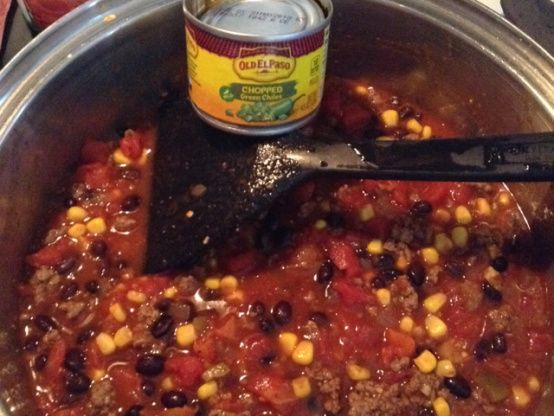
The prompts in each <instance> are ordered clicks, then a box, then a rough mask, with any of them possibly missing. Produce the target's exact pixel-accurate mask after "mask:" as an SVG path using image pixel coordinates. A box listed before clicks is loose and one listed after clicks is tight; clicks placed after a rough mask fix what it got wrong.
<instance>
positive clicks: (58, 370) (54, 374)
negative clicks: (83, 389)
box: [44, 339, 67, 384]
mask: <svg viewBox="0 0 554 416" xmlns="http://www.w3.org/2000/svg"><path fill="white" fill-rule="evenodd" d="M66 352H67V344H66V343H65V341H64V340H63V339H60V340H58V341H56V342H55V343H54V345H52V348H50V352H49V353H48V361H47V362H46V367H45V368H44V376H45V377H46V379H47V380H51V382H52V383H54V384H56V383H57V382H59V380H60V377H61V374H62V369H63V360H64V358H65V353H66Z"/></svg>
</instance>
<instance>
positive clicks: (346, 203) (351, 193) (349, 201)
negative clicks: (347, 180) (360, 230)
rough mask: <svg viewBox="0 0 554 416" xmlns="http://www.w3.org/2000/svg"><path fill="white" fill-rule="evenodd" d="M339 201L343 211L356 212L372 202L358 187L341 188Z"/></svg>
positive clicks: (338, 192) (347, 186) (338, 194)
mask: <svg viewBox="0 0 554 416" xmlns="http://www.w3.org/2000/svg"><path fill="white" fill-rule="evenodd" d="M337 199H338V201H339V203H340V205H341V207H342V208H343V209H345V210H348V211H356V212H357V211H358V210H360V209H361V208H363V207H365V206H366V205H367V204H369V203H370V202H371V201H370V199H369V198H368V197H367V196H366V194H365V193H364V190H363V189H362V188H361V187H360V186H357V185H344V186H341V187H340V188H339V190H338V191H337Z"/></svg>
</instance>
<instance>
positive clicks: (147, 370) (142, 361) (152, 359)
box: [135, 354, 164, 377]
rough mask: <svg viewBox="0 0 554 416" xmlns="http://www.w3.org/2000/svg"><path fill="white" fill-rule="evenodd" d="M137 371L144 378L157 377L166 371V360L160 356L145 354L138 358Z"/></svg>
mask: <svg viewBox="0 0 554 416" xmlns="http://www.w3.org/2000/svg"><path fill="white" fill-rule="evenodd" d="M135 370H136V371H137V373H139V374H142V375H144V376H151V377H153V376H157V375H158V374H161V373H162V372H163V371H164V358H163V357H162V356H161V355H160V354H144V355H142V356H140V357H139V358H138V360H137V364H136V365H135Z"/></svg>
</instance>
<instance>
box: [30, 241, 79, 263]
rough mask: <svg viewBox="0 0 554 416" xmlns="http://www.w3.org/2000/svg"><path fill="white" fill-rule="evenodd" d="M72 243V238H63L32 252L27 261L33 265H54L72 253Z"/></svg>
mask: <svg viewBox="0 0 554 416" xmlns="http://www.w3.org/2000/svg"><path fill="white" fill-rule="evenodd" d="M72 245H73V244H72V242H71V240H69V239H68V238H62V239H60V240H58V241H56V242H55V243H52V244H49V245H47V246H44V247H43V248H41V249H40V250H39V251H37V252H36V253H33V254H30V255H29V256H27V258H26V261H27V263H28V264H29V265H31V266H33V267H54V266H56V265H57V264H58V263H60V262H61V261H62V260H64V258H65V257H66V256H68V255H69V254H70V253H71V250H72Z"/></svg>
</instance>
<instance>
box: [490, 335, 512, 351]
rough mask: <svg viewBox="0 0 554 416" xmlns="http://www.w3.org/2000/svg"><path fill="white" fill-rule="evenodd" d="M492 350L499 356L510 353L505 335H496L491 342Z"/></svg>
mask: <svg viewBox="0 0 554 416" xmlns="http://www.w3.org/2000/svg"><path fill="white" fill-rule="evenodd" d="M491 347H492V350H493V351H494V352H495V353H497V354H505V353H506V352H508V341H507V340H506V336H505V335H504V334H495V335H493V337H492V341H491Z"/></svg>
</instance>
